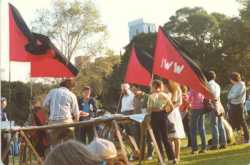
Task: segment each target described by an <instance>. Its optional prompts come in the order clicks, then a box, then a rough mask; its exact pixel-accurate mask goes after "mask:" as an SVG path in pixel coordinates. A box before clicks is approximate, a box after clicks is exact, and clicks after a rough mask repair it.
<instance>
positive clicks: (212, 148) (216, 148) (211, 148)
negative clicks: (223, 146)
mask: <svg viewBox="0 0 250 165" xmlns="http://www.w3.org/2000/svg"><path fill="white" fill-rule="evenodd" d="M218 149H219V148H218V146H212V147H210V148H209V150H218Z"/></svg>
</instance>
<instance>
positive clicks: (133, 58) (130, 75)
mask: <svg viewBox="0 0 250 165" xmlns="http://www.w3.org/2000/svg"><path fill="white" fill-rule="evenodd" d="M152 65H153V60H152V56H150V54H149V53H147V52H146V51H144V50H143V49H140V48H138V47H136V46H135V45H133V46H132V49H131V53H130V58H129V62H128V66H127V70H126V74H125V78H124V82H126V83H131V84H137V85H143V86H149V84H150V82H151V79H152V76H151V72H152Z"/></svg>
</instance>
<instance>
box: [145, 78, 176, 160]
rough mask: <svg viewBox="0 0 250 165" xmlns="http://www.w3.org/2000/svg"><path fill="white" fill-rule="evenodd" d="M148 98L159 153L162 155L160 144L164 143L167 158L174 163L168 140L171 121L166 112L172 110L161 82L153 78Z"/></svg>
mask: <svg viewBox="0 0 250 165" xmlns="http://www.w3.org/2000/svg"><path fill="white" fill-rule="evenodd" d="M151 92H152V93H151V94H150V95H149V98H148V110H149V112H150V113H151V125H152V129H153V132H154V135H155V139H156V142H157V145H158V147H159V150H160V153H161V155H162V156H163V157H164V154H163V148H162V144H164V146H165V149H166V153H167V156H168V159H169V160H172V161H173V163H174V164H176V161H175V157H174V152H173V148H172V145H171V143H170V142H169V140H168V134H169V133H170V127H171V123H170V122H168V117H167V116H168V113H169V112H171V111H172V110H173V105H172V102H171V99H170V97H169V96H168V95H167V94H165V93H164V92H163V83H162V81H159V80H154V81H153V82H152V86H151Z"/></svg>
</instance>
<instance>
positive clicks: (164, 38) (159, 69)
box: [153, 27, 212, 98]
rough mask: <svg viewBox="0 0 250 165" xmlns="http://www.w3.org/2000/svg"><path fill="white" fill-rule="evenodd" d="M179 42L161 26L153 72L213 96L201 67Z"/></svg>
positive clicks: (207, 95) (206, 95)
mask: <svg viewBox="0 0 250 165" xmlns="http://www.w3.org/2000/svg"><path fill="white" fill-rule="evenodd" d="M186 52H187V51H185V50H184V49H183V48H182V47H181V46H179V45H178V44H177V42H176V41H175V40H174V39H173V38H172V37H170V36H169V35H168V34H167V33H165V32H164V30H163V29H162V28H161V27H159V30H158V33H157V39H156V48H155V54H154V64H153V73H154V74H156V75H158V76H160V77H162V78H165V79H169V80H174V81H176V82H178V83H180V84H182V85H186V86H189V87H190V88H191V89H193V90H195V91H197V92H200V93H202V94H204V96H205V97H207V98H211V97H212V94H211V92H210V91H209V89H208V87H207V83H206V82H207V81H206V78H205V76H204V74H203V73H202V71H201V69H200V68H199V67H198V65H197V64H195V62H194V61H193V60H192V59H191V58H189V57H188V56H187V53H186Z"/></svg>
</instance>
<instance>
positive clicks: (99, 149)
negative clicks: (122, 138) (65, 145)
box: [86, 138, 117, 160]
mask: <svg viewBox="0 0 250 165" xmlns="http://www.w3.org/2000/svg"><path fill="white" fill-rule="evenodd" d="M86 147H87V149H88V150H89V151H90V152H92V153H94V154H95V155H97V156H98V157H99V158H101V159H103V160H107V159H113V158H115V157H116V156H117V150H116V148H115V145H114V143H112V142H111V141H109V140H106V139H101V138H95V139H94V140H93V141H92V142H91V143H90V144H88V145H87V146H86Z"/></svg>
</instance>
